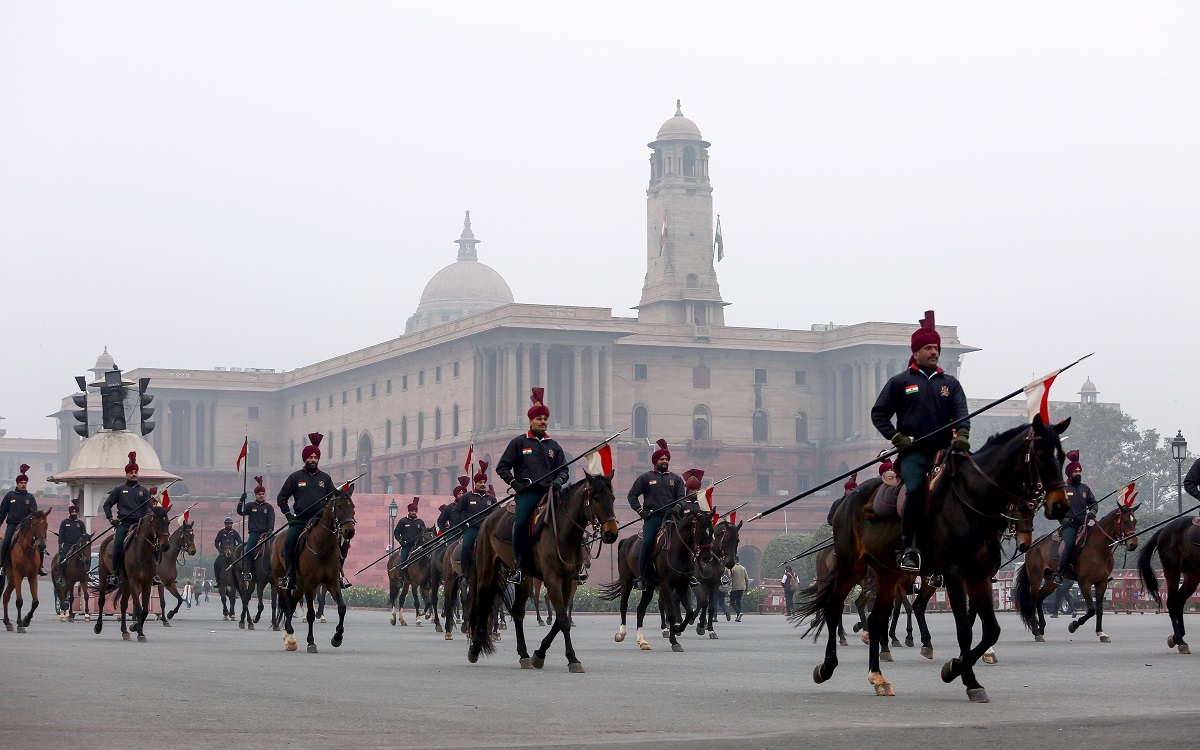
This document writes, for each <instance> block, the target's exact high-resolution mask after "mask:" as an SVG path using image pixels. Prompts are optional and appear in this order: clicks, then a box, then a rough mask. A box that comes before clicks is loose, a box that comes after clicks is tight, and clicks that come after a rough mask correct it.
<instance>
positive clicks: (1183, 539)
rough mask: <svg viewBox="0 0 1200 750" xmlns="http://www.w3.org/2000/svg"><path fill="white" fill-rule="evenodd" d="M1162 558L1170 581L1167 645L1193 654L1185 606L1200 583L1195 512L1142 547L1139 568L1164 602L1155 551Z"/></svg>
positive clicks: (1158, 599) (1156, 597)
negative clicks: (1187, 638)
mask: <svg viewBox="0 0 1200 750" xmlns="http://www.w3.org/2000/svg"><path fill="white" fill-rule="evenodd" d="M1155 552H1158V559H1159V560H1160V561H1161V562H1162V571H1163V579H1164V580H1165V581H1166V585H1167V615H1168V616H1169V617H1170V618H1171V629H1172V633H1171V635H1169V636H1167V648H1178V649H1179V653H1181V654H1190V653H1192V650H1191V649H1190V648H1188V644H1187V641H1185V640H1183V635H1184V629H1183V608H1184V605H1185V604H1187V600H1188V598H1189V597H1190V596H1191V595H1192V594H1194V593H1195V592H1196V585H1197V584H1200V526H1197V525H1196V518H1195V516H1184V517H1183V518H1177V519H1175V520H1174V521H1172V522H1171V523H1169V524H1167V525H1166V526H1164V527H1162V528H1161V529H1159V530H1158V531H1157V532H1156V533H1155V534H1154V536H1152V537H1150V541H1149V542H1147V543H1146V546H1145V547H1143V548H1142V554H1141V555H1139V556H1138V572H1139V573H1140V574H1141V577H1142V585H1143V586H1145V587H1146V592H1147V593H1149V594H1150V596H1152V597H1154V601H1156V602H1158V604H1159V606H1162V603H1163V600H1162V592H1161V591H1160V590H1159V587H1158V577H1157V576H1156V575H1155V574H1154V567H1153V559H1154V553H1155Z"/></svg>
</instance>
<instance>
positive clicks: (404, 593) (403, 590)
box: [396, 576, 412, 627]
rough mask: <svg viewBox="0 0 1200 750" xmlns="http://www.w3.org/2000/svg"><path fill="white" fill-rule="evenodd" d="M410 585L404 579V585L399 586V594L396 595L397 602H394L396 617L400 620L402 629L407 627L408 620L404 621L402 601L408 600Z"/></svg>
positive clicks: (406, 578) (406, 579)
mask: <svg viewBox="0 0 1200 750" xmlns="http://www.w3.org/2000/svg"><path fill="white" fill-rule="evenodd" d="M411 585H412V584H410V583H409V582H408V577H407V576H406V577H405V579H404V583H402V584H400V593H399V594H397V596H398V597H399V601H398V602H396V617H398V618H399V619H400V625H401V626H402V627H408V620H405V619H404V600H405V599H407V598H408V589H409V588H410V586H411Z"/></svg>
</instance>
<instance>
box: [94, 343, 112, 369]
mask: <svg viewBox="0 0 1200 750" xmlns="http://www.w3.org/2000/svg"><path fill="white" fill-rule="evenodd" d="M116 366H117V364H116V362H114V361H113V358H112V355H111V354H109V353H108V347H107V346H106V347H104V353H103V354H101V355H100V356H99V357H96V366H95V367H93V368H92V369H93V370H111V369H112V368H114V367H116Z"/></svg>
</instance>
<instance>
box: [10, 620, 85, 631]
mask: <svg viewBox="0 0 1200 750" xmlns="http://www.w3.org/2000/svg"><path fill="white" fill-rule="evenodd" d="M4 629H5V630H7V631H8V632H10V633H11V632H13V626H12V624H11V623H7V622H6V623H4ZM96 632H97V633H99V632H100V631H99V630H97V631H96Z"/></svg>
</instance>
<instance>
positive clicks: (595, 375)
mask: <svg viewBox="0 0 1200 750" xmlns="http://www.w3.org/2000/svg"><path fill="white" fill-rule="evenodd" d="M588 386H589V390H591V393H592V411H591V414H589V415H588V429H589V430H598V429H600V347H598V346H593V347H592V379H591V381H589V383H588Z"/></svg>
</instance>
